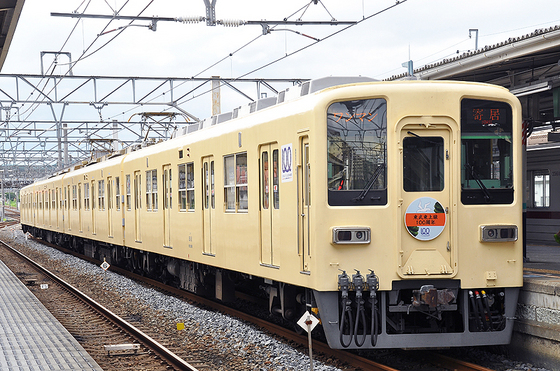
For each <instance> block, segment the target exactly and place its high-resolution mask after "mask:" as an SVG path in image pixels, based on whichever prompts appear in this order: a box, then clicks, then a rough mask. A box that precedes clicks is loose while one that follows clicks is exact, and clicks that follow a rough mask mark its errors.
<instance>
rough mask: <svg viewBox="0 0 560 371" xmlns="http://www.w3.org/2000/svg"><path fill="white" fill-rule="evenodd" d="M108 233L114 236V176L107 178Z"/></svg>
mask: <svg viewBox="0 0 560 371" xmlns="http://www.w3.org/2000/svg"><path fill="white" fill-rule="evenodd" d="M107 233H108V235H109V237H113V177H108V178H107Z"/></svg>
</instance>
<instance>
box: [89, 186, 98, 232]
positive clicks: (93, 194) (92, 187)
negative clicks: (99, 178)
mask: <svg viewBox="0 0 560 371" xmlns="http://www.w3.org/2000/svg"><path fill="white" fill-rule="evenodd" d="M90 192H91V193H90V195H89V197H90V202H91V233H92V234H96V233H97V230H96V225H97V223H96V220H95V198H96V197H97V193H95V180H92V181H91V190H90Z"/></svg>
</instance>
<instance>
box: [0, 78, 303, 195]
mask: <svg viewBox="0 0 560 371" xmlns="http://www.w3.org/2000/svg"><path fill="white" fill-rule="evenodd" d="M302 81H306V79H298V78H290V79H255V78H246V79H228V78H220V77H211V78H194V77H193V78H171V77H114V76H71V75H65V76H62V75H59V76H56V75H48V76H47V75H16V74H0V123H1V126H0V141H1V147H0V153H1V157H0V158H1V161H2V164H1V169H3V170H4V175H5V177H4V180H5V181H6V187H12V183H14V184H13V186H17V185H20V186H21V185H24V184H28V183H30V182H32V181H33V180H34V179H37V178H40V177H43V176H46V175H48V174H51V173H52V172H53V171H56V170H61V169H63V168H65V167H68V166H70V165H72V164H74V163H77V162H81V161H85V160H88V159H90V158H92V157H97V156H100V155H103V154H106V153H110V152H112V151H116V150H120V149H122V148H125V147H129V146H133V145H145V144H147V143H153V142H157V141H160V140H165V139H168V138H170V137H171V135H172V133H173V132H174V131H175V130H177V129H179V128H181V127H182V126H185V125H189V124H191V123H195V122H198V121H199V118H198V116H200V115H204V116H201V119H203V118H205V116H210V109H207V110H203V111H204V112H202V110H201V108H200V107H201V106H202V104H201V100H204V105H206V106H207V107H210V101H211V100H212V101H214V100H215V97H216V94H217V92H216V89H219V88H220V87H227V88H228V89H227V90H228V91H231V92H233V93H234V94H235V95H236V96H238V97H236V98H239V102H241V103H243V102H245V103H249V102H252V101H255V100H257V99H259V98H260V97H261V96H262V94H265V93H266V94H271V95H276V94H277V93H278V91H280V90H283V89H285V88H286V87H289V86H291V85H294V84H298V83H301V82H302ZM210 96H212V97H213V99H210V98H209V97H210ZM218 101H219V100H218ZM236 101H237V99H236ZM241 103H240V104H241ZM201 112H202V113H201ZM205 112H208V114H207V115H206V114H205ZM212 112H213V113H214V114H215V113H216V112H217V113H219V107H218V109H217V110H216V107H213V109H212Z"/></svg>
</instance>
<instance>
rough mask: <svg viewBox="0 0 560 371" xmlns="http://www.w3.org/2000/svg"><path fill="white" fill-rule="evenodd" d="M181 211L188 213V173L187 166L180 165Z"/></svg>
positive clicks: (179, 189)
mask: <svg viewBox="0 0 560 371" xmlns="http://www.w3.org/2000/svg"><path fill="white" fill-rule="evenodd" d="M178 170H179V171H178V172H179V177H178V181H179V187H178V192H179V211H187V182H186V178H187V172H186V165H185V164H181V165H179V169H178Z"/></svg>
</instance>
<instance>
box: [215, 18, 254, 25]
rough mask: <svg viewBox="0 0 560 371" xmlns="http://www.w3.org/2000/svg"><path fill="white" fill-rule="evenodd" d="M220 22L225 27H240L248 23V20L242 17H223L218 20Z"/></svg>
mask: <svg viewBox="0 0 560 371" xmlns="http://www.w3.org/2000/svg"><path fill="white" fill-rule="evenodd" d="M218 24H221V25H222V26H224V27H239V26H243V25H244V24H247V22H246V21H243V20H241V19H222V20H220V21H218Z"/></svg>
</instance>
